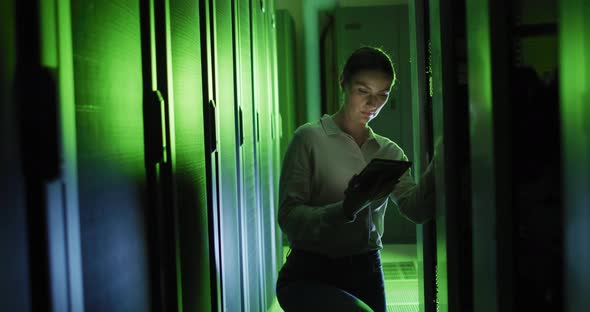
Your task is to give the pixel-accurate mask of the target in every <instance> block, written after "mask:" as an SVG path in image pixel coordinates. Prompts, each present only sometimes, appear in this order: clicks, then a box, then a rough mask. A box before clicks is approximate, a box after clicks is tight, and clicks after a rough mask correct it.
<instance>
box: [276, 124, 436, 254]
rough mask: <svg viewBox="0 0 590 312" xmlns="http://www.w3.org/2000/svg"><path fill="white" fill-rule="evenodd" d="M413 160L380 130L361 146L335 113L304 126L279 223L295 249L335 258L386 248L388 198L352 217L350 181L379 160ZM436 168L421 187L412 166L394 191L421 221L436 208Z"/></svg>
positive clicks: (289, 165)
mask: <svg viewBox="0 0 590 312" xmlns="http://www.w3.org/2000/svg"><path fill="white" fill-rule="evenodd" d="M373 158H384V159H392V160H407V159H408V158H407V157H406V155H405V154H404V151H403V150H402V149H401V148H400V147H399V146H398V145H397V144H395V143H394V142H393V141H391V140H390V139H388V138H386V137H383V136H380V135H378V134H375V133H374V132H373V130H372V129H371V128H369V137H368V139H367V140H366V141H365V142H364V144H363V145H362V146H359V145H358V144H357V143H356V142H355V141H354V139H353V138H352V136H350V135H349V134H347V133H345V132H344V131H342V130H341V129H340V127H338V125H337V124H336V123H335V122H334V121H333V119H332V117H331V116H329V115H324V116H323V117H322V118H321V120H319V121H318V122H315V123H308V124H305V125H303V126H301V127H299V128H298V129H297V130H296V131H295V133H294V135H293V138H292V139H291V142H290V143H289V146H288V148H287V151H286V153H285V157H284V160H283V164H282V169H281V177H280V182H279V212H278V222H279V226H280V227H281V229H282V231H283V233H285V235H286V236H287V239H288V241H289V243H290V246H291V248H293V249H302V250H307V251H312V252H316V253H321V254H325V255H328V256H331V257H340V256H346V255H353V254H359V253H363V252H367V251H370V250H376V249H381V248H383V245H382V243H381V237H382V236H383V231H384V228H383V223H384V222H383V219H384V216H385V212H386V210H387V204H388V199H387V198H384V199H381V200H378V201H376V202H372V203H371V204H370V206H369V207H367V208H366V209H364V210H362V211H361V212H359V213H358V214H357V216H356V218H355V219H354V221H352V222H351V221H346V220H345V219H344V218H343V217H342V216H343V213H342V212H343V211H342V202H343V200H344V197H345V195H344V190H346V188H347V187H348V182H349V180H350V179H351V178H352V177H353V176H354V175H355V174H358V173H360V172H361V171H362V169H363V168H364V167H365V166H366V165H367V164H368V163H369V162H370V161H371V160H372V159H373ZM431 171H432V170H430V167H429V169H428V170H427V172H426V173H425V176H424V178H423V179H422V181H424V183H421V185H417V184H416V183H415V182H414V179H413V178H412V175H411V170H408V171H407V172H406V173H405V174H404V175H403V176H402V177H401V179H400V182H399V183H398V184H397V185H396V186H395V187H394V189H393V190H392V193H391V194H390V196H389V197H390V198H391V200H393V202H394V203H397V205H398V208H399V210H400V212H401V213H402V214H403V215H404V216H406V218H408V219H409V220H411V221H413V222H415V223H422V222H424V221H426V220H427V219H428V218H429V217H430V215H431V214H432V211H433V204H434V203H433V197H434V196H432V194H431V193H433V192H432V189H433V179H432V177H431V174H430V172H431Z"/></svg>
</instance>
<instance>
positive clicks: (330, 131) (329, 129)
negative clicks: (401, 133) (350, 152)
mask: <svg viewBox="0 0 590 312" xmlns="http://www.w3.org/2000/svg"><path fill="white" fill-rule="evenodd" d="M320 121H321V123H322V127H323V128H324V131H325V132H326V135H336V134H339V133H344V131H342V129H340V127H338V125H337V124H336V123H335V122H334V120H333V119H332V116H330V115H328V114H324V116H322V119H321V120H320ZM368 128H369V137H368V138H367V140H368V141H370V140H374V141H375V142H377V144H379V145H381V143H380V142H379V140H377V137H376V136H375V132H373V129H371V127H368Z"/></svg>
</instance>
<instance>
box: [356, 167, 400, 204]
mask: <svg viewBox="0 0 590 312" xmlns="http://www.w3.org/2000/svg"><path fill="white" fill-rule="evenodd" d="M411 166H412V163H411V162H409V161H403V160H390V159H380V158H375V159H373V160H371V162H369V164H368V165H367V166H366V167H365V168H364V169H363V171H361V172H360V173H359V174H358V175H356V176H355V177H354V178H353V181H352V182H353V185H351V186H352V187H353V188H357V190H358V191H359V192H361V193H364V194H366V195H367V196H368V198H369V199H370V200H376V199H380V198H382V197H385V196H387V195H388V194H389V193H391V191H392V190H393V187H394V186H395V184H396V183H397V182H398V181H399V179H400V178H401V176H402V175H403V174H404V173H405V172H406V171H407V170H408V169H409V168H410V167H411ZM355 179H356V181H355Z"/></svg>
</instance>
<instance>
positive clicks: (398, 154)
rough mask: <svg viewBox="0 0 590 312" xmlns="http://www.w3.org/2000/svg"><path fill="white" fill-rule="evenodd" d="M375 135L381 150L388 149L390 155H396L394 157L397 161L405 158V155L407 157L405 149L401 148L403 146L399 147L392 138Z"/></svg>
mask: <svg viewBox="0 0 590 312" xmlns="http://www.w3.org/2000/svg"><path fill="white" fill-rule="evenodd" d="M374 135H375V140H377V143H379V145H380V146H381V148H384V149H386V150H387V152H388V153H391V154H392V155H394V156H393V157H394V158H395V159H401V158H402V157H403V155H405V152H404V150H403V148H401V146H399V145H398V144H397V143H395V142H394V141H393V140H391V139H390V138H388V137H385V136H382V135H379V134H377V133H375V134H374Z"/></svg>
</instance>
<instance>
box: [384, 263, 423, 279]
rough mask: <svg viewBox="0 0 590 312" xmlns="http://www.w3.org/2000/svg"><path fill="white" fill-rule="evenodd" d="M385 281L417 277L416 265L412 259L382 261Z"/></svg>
mask: <svg viewBox="0 0 590 312" xmlns="http://www.w3.org/2000/svg"><path fill="white" fill-rule="evenodd" d="M382 267H383V275H384V276H385V280H386V281H392V280H415V279H418V276H417V274H416V266H415V265H414V262H412V261H406V262H387V263H382Z"/></svg>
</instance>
